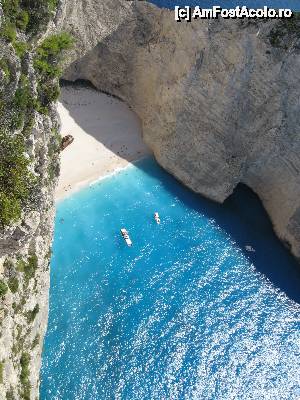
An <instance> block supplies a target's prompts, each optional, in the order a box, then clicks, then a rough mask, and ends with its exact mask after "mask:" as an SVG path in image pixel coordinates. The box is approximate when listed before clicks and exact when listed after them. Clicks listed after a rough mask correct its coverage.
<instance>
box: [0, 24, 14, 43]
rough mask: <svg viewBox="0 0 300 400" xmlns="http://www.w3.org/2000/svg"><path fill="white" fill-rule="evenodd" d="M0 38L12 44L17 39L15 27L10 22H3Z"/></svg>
mask: <svg viewBox="0 0 300 400" xmlns="http://www.w3.org/2000/svg"><path fill="white" fill-rule="evenodd" d="M1 36H2V37H3V38H4V39H6V40H7V41H8V42H14V41H15V40H16V37H17V32H16V27H15V25H14V24H13V23H12V22H9V21H8V22H4V23H3V25H2V28H1Z"/></svg>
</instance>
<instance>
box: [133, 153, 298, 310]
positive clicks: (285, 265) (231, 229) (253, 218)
mask: <svg viewBox="0 0 300 400" xmlns="http://www.w3.org/2000/svg"><path fill="white" fill-rule="evenodd" d="M137 166H138V167H139V168H140V169H142V170H144V172H145V173H147V174H150V175H152V176H153V177H155V178H158V179H159V180H161V173H163V174H164V175H165V178H164V179H163V181H162V183H163V184H164V186H165V188H166V189H167V190H168V191H170V192H171V193H172V194H173V195H174V196H176V197H177V198H179V200H181V201H182V202H184V203H185V205H186V206H188V207H189V208H191V209H194V210H197V211H198V212H200V213H202V214H205V215H206V216H207V217H209V218H213V219H214V220H215V221H216V223H217V224H218V225H219V226H220V227H221V228H222V229H224V231H226V232H227V233H228V234H230V236H231V237H232V239H233V240H234V241H235V242H236V243H237V245H238V246H239V247H240V248H241V249H242V250H243V252H244V255H245V256H246V257H247V258H248V259H249V261H250V262H251V263H252V264H253V265H254V266H255V268H256V270H257V271H259V272H260V273H262V274H263V275H265V276H266V277H267V278H268V279H269V280H270V281H271V282H272V284H273V285H274V286H275V287H277V288H278V289H280V290H281V291H283V292H284V293H285V294H286V295H287V296H288V297H289V298H290V299H292V300H294V301H295V302H297V303H298V304H300V265H299V263H298V262H297V260H296V259H295V258H294V257H293V256H292V255H291V254H290V252H289V251H288V249H287V248H286V247H285V246H284V245H283V244H282V243H281V242H280V240H279V239H278V238H277V236H276V235H275V233H274V230H273V227H272V224H271V221H270V219H269V217H268V215H267V213H266V211H265V209H264V207H263V205H262V203H261V201H260V200H259V198H258V196H257V195H256V194H255V193H254V192H253V191H252V190H251V189H249V188H248V187H247V186H245V185H242V184H239V185H238V187H237V188H236V189H235V191H234V193H233V194H232V195H231V196H230V197H229V198H228V199H227V200H226V201H225V202H224V203H223V204H218V203H215V202H213V201H210V200H208V199H206V198H204V197H202V196H200V195H198V194H196V193H193V192H191V191H190V190H189V189H187V188H184V187H183V186H181V185H179V184H178V181H176V179H174V178H173V177H172V176H171V175H170V174H168V173H167V172H165V171H163V170H162V169H161V168H160V167H158V166H153V161H152V159H149V160H142V161H139V162H138V163H137ZM158 211H159V210H158ZM161 217H162V218H163V216H161ZM246 246H251V248H253V249H254V250H255V251H254V252H252V251H247V249H246Z"/></svg>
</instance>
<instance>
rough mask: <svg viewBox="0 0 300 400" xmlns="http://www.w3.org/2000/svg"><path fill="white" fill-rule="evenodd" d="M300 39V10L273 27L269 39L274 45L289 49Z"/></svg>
mask: <svg viewBox="0 0 300 400" xmlns="http://www.w3.org/2000/svg"><path fill="white" fill-rule="evenodd" d="M299 39H300V12H294V13H293V16H292V18H285V19H282V20H280V21H278V23H277V24H276V25H275V26H274V28H272V30H271V32H270V34H269V41H270V44H271V45H272V46H273V47H278V48H283V49H285V50H287V49H288V48H289V47H291V46H293V45H294V44H297V43H296V42H298V40H299Z"/></svg>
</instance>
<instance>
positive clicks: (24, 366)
mask: <svg viewBox="0 0 300 400" xmlns="http://www.w3.org/2000/svg"><path fill="white" fill-rule="evenodd" d="M29 363H30V355H29V354H28V353H23V354H22V356H21V359H20V365H21V375H20V380H21V384H22V393H21V396H22V398H23V399H24V400H30V392H31V387H30V381H29V375H30V371H29Z"/></svg>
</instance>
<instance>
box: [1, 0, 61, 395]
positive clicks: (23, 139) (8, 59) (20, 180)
mask: <svg viewBox="0 0 300 400" xmlns="http://www.w3.org/2000/svg"><path fill="white" fill-rule="evenodd" d="M27 4H32V7H30V6H28V8H26V9H24V8H22V6H21V3H19V2H18V1H14V2H11V1H10V0H9V1H3V2H2V7H3V8H2V7H1V5H0V49H1V54H0V399H1V400H2V399H3V400H4V399H7V400H14V399H15V400H19V399H25V400H31V399H36V398H38V396H39V393H38V388H39V370H40V364H41V352H42V343H43V338H44V334H45V330H46V325H47V318H48V292H49V262H50V255H51V242H52V233H53V232H52V231H53V219H54V196H53V193H54V188H55V185H56V180H57V175H58V172H59V165H58V162H59V152H58V148H59V144H60V139H59V135H58V129H59V124H58V119H57V114H56V107H55V104H54V102H53V101H54V95H55V93H56V92H55V89H56V88H57V77H56V76H54V74H53V73H54V71H56V70H55V69H54V68H52V65H51V63H50V61H49V60H47V59H46V58H47V57H46V56H48V55H49V54H46V53H45V49H46V46H45V45H44V47H43V46H42V43H45V42H43V37H42V35H43V34H44V33H46V31H47V29H46V28H47V26H48V22H49V20H50V19H51V16H52V14H53V13H52V11H51V10H49V9H48V5H49V4H50V3H49V2H48V1H46V0H45V1H44V0H42V1H40V2H39V3H34V2H31V3H30V2H27ZM48 11H49V12H48ZM47 12H48V14H47ZM37 17H38V21H39V22H37V19H36V18H37ZM31 24H32V25H31ZM52 40H54V42H55V41H56V37H54V39H53V38H52ZM51 43H52V44H53V41H52V42H51ZM48 45H49V42H48ZM50 48H51V46H48V50H49V51H50ZM43 52H44V53H43ZM52 53H53V52H52ZM52 56H54V53H53V54H52V55H51V57H52ZM54 59H55V57H54V58H53V60H54ZM48 61H49V63H48ZM42 68H44V70H43V69H42ZM45 68H47V69H48V72H47V73H46V72H45ZM50 73H51V74H53V76H52V75H51V76H50Z"/></svg>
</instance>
